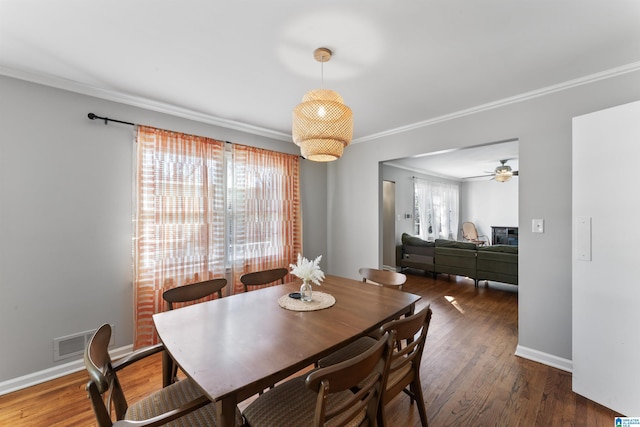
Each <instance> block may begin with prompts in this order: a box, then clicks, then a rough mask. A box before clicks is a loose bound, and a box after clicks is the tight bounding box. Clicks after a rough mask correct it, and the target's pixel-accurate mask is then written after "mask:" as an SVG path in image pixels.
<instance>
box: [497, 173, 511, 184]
mask: <svg viewBox="0 0 640 427" xmlns="http://www.w3.org/2000/svg"><path fill="white" fill-rule="evenodd" d="M512 176H513V173H512V172H511V171H508V172H502V173H496V176H495V180H496V181H498V182H507V181H509V180H510V179H511V177H512Z"/></svg>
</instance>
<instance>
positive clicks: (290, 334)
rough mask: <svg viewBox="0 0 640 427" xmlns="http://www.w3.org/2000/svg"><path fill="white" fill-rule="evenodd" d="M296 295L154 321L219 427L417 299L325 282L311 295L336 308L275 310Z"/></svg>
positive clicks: (278, 289) (285, 290)
mask: <svg viewBox="0 0 640 427" xmlns="http://www.w3.org/2000/svg"><path fill="white" fill-rule="evenodd" d="M299 288H300V283H288V284H284V285H277V286H272V287H268V288H264V289H258V290H255V291H251V292H246V293H241V294H236V295H232V296H228V297H224V298H219V299H216V300H213V301H208V302H204V303H200V304H194V305H190V306H187V307H183V308H179V309H177V310H171V311H166V312H163V313H157V314H154V315H153V321H154V323H155V327H156V330H157V332H158V336H159V337H160V340H161V341H162V342H163V343H164V346H165V348H166V351H167V352H168V354H169V355H170V357H171V358H172V359H173V360H175V362H176V363H177V364H178V365H179V366H180V368H181V369H182V371H183V372H184V373H185V374H186V375H187V376H188V377H189V378H191V380H193V381H194V382H195V384H197V385H198V386H199V387H200V388H201V389H202V392H203V393H204V394H205V395H206V396H208V397H209V399H211V401H213V402H215V404H216V409H217V413H218V418H219V419H218V425H219V426H221V427H223V426H224V427H231V426H234V425H235V412H236V407H237V405H238V403H239V402H241V401H243V400H245V399H247V398H248V397H250V396H253V395H255V394H256V393H258V392H260V391H262V390H264V389H266V388H268V387H269V386H271V385H273V384H275V383H277V382H278V381H280V380H283V379H285V378H287V377H288V376H290V375H292V374H294V373H296V372H298V371H300V370H302V369H304V368H306V367H308V366H309V365H312V364H313V363H314V362H316V361H317V360H318V359H320V358H322V357H324V356H327V355H328V354H330V353H331V352H333V351H335V350H337V349H338V348H340V347H342V346H344V345H346V344H348V343H350V342H352V341H354V340H355V339H357V338H358V337H360V336H362V335H365V334H367V333H369V332H372V331H374V330H375V329H376V328H378V327H379V326H381V325H382V324H383V323H385V322H387V321H389V320H392V319H395V318H397V317H399V316H401V315H403V314H407V313H411V312H412V311H413V309H414V307H415V303H416V302H417V301H418V300H419V299H420V296H418V295H414V294H411V293H407V292H402V291H398V290H394V289H389V288H385V287H381V286H375V285H372V284H368V283H362V282H360V281H357V280H352V279H347V278H342V277H337V276H327V277H326V278H325V280H324V281H323V282H322V285H321V286H317V285H314V286H313V288H314V292H317V291H319V292H323V293H327V294H330V295H332V296H333V297H334V298H335V304H334V305H333V306H331V307H329V308H324V309H321V310H316V311H292V310H289V309H286V308H283V307H281V306H280V305H279V304H278V299H279V298H281V297H283V296H284V295H288V294H289V293H291V292H295V291H298V290H299ZM167 365H168V364H167Z"/></svg>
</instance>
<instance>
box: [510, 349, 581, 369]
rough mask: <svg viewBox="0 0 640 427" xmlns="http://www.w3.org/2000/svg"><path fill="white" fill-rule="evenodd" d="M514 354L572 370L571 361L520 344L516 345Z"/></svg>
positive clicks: (554, 366)
mask: <svg viewBox="0 0 640 427" xmlns="http://www.w3.org/2000/svg"><path fill="white" fill-rule="evenodd" d="M516 356H519V357H522V358H524V359H529V360H533V361H534V362H538V363H542V364H543V365H547V366H551V367H553V368H558V369H560V370H562V371H566V372H573V361H571V360H569V359H563V358H562V357H558V356H554V355H552V354H549V353H543V352H542V351H538V350H533V349H531V348H527V347H523V346H521V345H518V347H516Z"/></svg>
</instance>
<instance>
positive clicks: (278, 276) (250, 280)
mask: <svg viewBox="0 0 640 427" xmlns="http://www.w3.org/2000/svg"><path fill="white" fill-rule="evenodd" d="M288 273H289V270H287V269H286V268H274V269H271V270H262V271H254V272H252V273H246V274H243V275H242V277H240V281H241V282H242V284H243V285H244V291H245V292H247V291H248V290H249V289H248V287H249V286H259V285H266V284H269V283H272V282H275V281H278V280H279V281H280V283H284V276H286V275H287V274H288Z"/></svg>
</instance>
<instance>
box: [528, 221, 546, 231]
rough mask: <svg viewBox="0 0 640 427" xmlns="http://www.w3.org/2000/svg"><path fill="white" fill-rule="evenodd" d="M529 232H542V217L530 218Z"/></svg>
mask: <svg viewBox="0 0 640 427" xmlns="http://www.w3.org/2000/svg"><path fill="white" fill-rule="evenodd" d="M531 232H532V233H544V219H532V220H531Z"/></svg>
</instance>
